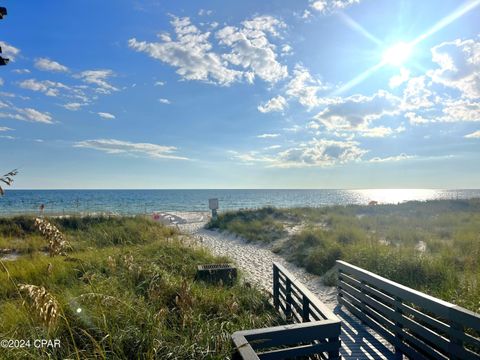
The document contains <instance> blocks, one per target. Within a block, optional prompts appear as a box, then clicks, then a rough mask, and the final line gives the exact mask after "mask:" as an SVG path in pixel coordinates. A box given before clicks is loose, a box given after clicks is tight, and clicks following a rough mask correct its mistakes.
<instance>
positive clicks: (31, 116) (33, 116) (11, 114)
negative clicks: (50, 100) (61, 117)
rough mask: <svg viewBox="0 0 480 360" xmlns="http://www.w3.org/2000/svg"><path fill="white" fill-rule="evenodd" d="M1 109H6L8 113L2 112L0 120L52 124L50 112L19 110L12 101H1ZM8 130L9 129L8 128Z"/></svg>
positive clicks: (30, 109)
mask: <svg viewBox="0 0 480 360" xmlns="http://www.w3.org/2000/svg"><path fill="white" fill-rule="evenodd" d="M0 109H4V110H5V111H7V112H0V118H6V119H14V120H22V121H30V122H40V123H44V124H52V123H53V121H52V117H51V115H50V114H49V113H48V112H45V113H43V112H40V111H38V110H35V109H32V108H18V107H16V106H14V105H13V104H12V103H11V102H10V101H6V102H4V101H1V100H0ZM6 129H8V128H6Z"/></svg>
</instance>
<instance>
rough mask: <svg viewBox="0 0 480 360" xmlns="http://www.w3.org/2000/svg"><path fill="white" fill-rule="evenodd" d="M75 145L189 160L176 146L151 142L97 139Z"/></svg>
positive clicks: (114, 152) (100, 149)
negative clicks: (178, 152)
mask: <svg viewBox="0 0 480 360" xmlns="http://www.w3.org/2000/svg"><path fill="white" fill-rule="evenodd" d="M73 146H74V147H77V148H88V149H95V150H99V151H104V152H106V153H107V154H129V155H134V156H147V157H151V158H158V159H176V160H187V158H185V157H181V156H177V155H175V152H176V151H177V148H176V147H175V146H164V145H157V144H151V143H134V142H130V141H122V140H116V139H96V140H84V141H79V142H76V143H75V144H74V145H73Z"/></svg>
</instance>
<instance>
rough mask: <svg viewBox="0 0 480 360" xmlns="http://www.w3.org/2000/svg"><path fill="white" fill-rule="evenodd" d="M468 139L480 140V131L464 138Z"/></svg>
mask: <svg viewBox="0 0 480 360" xmlns="http://www.w3.org/2000/svg"><path fill="white" fill-rule="evenodd" d="M464 137H465V138H466V139H480V130H478V131H475V132H473V133H471V134H467V135H465V136H464Z"/></svg>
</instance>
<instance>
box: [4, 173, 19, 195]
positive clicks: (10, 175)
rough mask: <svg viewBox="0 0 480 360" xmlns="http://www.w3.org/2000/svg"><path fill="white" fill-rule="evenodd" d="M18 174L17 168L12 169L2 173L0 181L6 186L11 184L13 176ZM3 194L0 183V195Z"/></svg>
mask: <svg viewBox="0 0 480 360" xmlns="http://www.w3.org/2000/svg"><path fill="white" fill-rule="evenodd" d="M17 174H18V170H17V169H15V170H12V171H10V172H9V173H8V174H5V175H3V176H2V177H1V178H0V182H3V183H4V184H6V185H7V186H10V185H12V184H13V177H14V176H15V175H17ZM4 194H5V190H3V188H2V184H1V183H0V196H3V195H4Z"/></svg>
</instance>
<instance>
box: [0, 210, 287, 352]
mask: <svg viewBox="0 0 480 360" xmlns="http://www.w3.org/2000/svg"><path fill="white" fill-rule="evenodd" d="M50 221H51V222H52V223H53V224H54V225H55V226H56V227H57V228H58V229H59V230H61V231H62V233H63V234H64V235H65V237H66V238H67V239H68V242H69V244H70V245H71V247H72V249H71V250H70V251H69V252H68V255H67V256H55V257H50V256H48V242H47V241H46V240H44V239H43V238H42V237H41V234H40V233H39V232H38V231H37V230H35V227H34V219H32V218H29V217H15V218H8V219H0V241H1V245H0V248H15V249H16V250H17V251H18V252H20V253H21V254H22V255H21V256H20V257H19V258H18V259H17V260H15V261H0V314H1V321H0V339H29V340H31V347H24V348H21V349H8V348H7V349H5V348H3V349H1V356H0V357H1V358H2V359H39V358H59V359H60V358H62V359H64V358H68V359H153V358H157V359H206V358H208V359H226V358H229V357H230V356H231V354H232V345H231V341H230V335H231V334H232V333H233V332H234V331H237V330H240V329H252V328H258V327H263V326H269V325H271V326H273V325H277V324H278V323H279V321H280V320H279V319H278V317H277V315H276V313H275V311H274V310H273V309H272V307H271V306H270V305H269V303H268V298H267V296H265V295H264V294H262V293H261V292H260V291H259V290H257V289H255V288H251V287H250V286H246V285H243V284H241V283H240V282H238V283H237V284H235V285H234V286H232V287H227V286H222V285H221V284H217V285H213V284H205V283H202V282H196V281H194V277H195V271H196V265H198V264H201V263H217V262H225V261H226V259H223V258H215V257H213V256H212V255H210V254H209V253H207V252H206V251H204V250H202V249H199V248H197V247H195V246H193V245H191V244H190V242H189V240H188V239H186V238H185V237H184V236H181V235H180V234H178V233H177V231H175V230H174V229H172V228H170V227H165V226H162V225H159V224H156V223H154V222H152V221H150V220H148V219H145V218H141V217H136V218H106V217H84V218H80V217H73V218H56V219H50ZM22 284H26V286H25V285H22ZM32 285H33V286H32ZM41 311H42V312H41ZM34 339H52V340H53V339H59V340H60V342H61V346H60V347H59V348H47V347H45V348H35V347H34V346H33V345H34V344H33V341H34Z"/></svg>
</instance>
